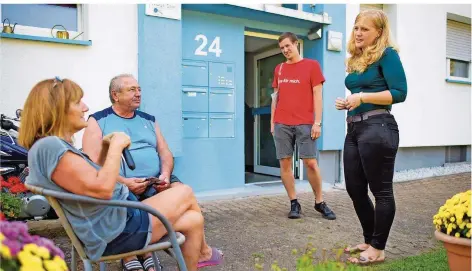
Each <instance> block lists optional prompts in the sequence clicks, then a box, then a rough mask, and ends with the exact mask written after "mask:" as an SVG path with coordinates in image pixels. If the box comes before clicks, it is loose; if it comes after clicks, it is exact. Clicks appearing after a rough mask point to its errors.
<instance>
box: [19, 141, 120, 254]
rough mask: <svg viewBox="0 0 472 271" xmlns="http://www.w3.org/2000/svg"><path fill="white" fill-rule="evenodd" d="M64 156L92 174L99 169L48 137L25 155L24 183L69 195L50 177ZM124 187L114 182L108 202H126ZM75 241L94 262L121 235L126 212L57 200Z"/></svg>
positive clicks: (86, 159)
mask: <svg viewBox="0 0 472 271" xmlns="http://www.w3.org/2000/svg"><path fill="white" fill-rule="evenodd" d="M66 152H72V153H75V154H77V155H79V156H80V157H82V159H84V160H85V161H87V163H89V164H90V165H91V166H92V167H94V168H95V169H96V170H100V168H101V167H100V166H98V165H97V164H95V163H94V162H92V161H91V160H90V159H89V158H88V157H87V156H85V155H84V154H83V153H82V152H80V151H79V150H77V149H76V148H75V147H74V146H72V145H71V144H69V143H68V142H66V141H64V140H62V139H60V138H58V137H56V136H48V137H45V138H41V139H39V140H38V141H36V142H35V143H34V144H33V146H32V147H31V149H30V150H29V151H28V166H29V175H28V177H26V183H27V184H31V185H36V186H39V187H42V188H46V189H50V190H54V191H59V192H69V191H66V190H64V189H63V188H62V187H61V186H59V185H57V184H56V183H55V182H54V181H53V180H52V177H51V176H52V174H53V172H54V170H55V169H56V167H57V165H58V164H59V161H60V160H61V158H62V157H63V156H64V154H65V153H66ZM128 194H129V190H128V187H126V185H123V184H121V183H119V182H116V184H115V188H114V189H113V196H112V198H111V199H112V200H126V199H127V197H128ZM58 201H59V204H60V205H61V207H62V209H63V211H64V214H65V215H66V217H67V220H68V221H69V223H70V225H71V226H72V229H73V230H74V232H75V234H76V235H77V237H78V238H79V239H80V241H82V243H83V244H84V248H85V253H86V254H87V256H88V257H89V258H90V259H91V260H93V261H95V260H98V259H99V258H100V257H101V256H102V254H103V252H104V251H105V248H106V247H107V244H108V243H109V242H111V241H112V240H113V239H115V238H116V237H117V236H118V235H120V234H121V233H122V232H123V229H124V228H125V226H126V214H127V212H126V208H125V207H112V206H101V205H94V204H88V203H79V202H77V201H74V200H58Z"/></svg>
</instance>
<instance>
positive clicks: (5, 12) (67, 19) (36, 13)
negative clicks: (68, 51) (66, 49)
mask: <svg viewBox="0 0 472 271" xmlns="http://www.w3.org/2000/svg"><path fill="white" fill-rule="evenodd" d="M1 12H2V16H1V18H2V22H3V21H4V20H5V19H8V21H9V22H10V24H11V25H12V26H13V25H14V24H15V23H16V24H17V25H16V26H15V31H14V33H15V34H22V35H31V36H43V37H51V36H52V34H51V29H52V28H53V27H54V26H56V25H57V26H56V27H54V30H53V31H52V32H53V33H54V35H55V32H56V31H57V30H62V31H64V29H65V30H67V31H68V32H69V39H72V38H74V37H75V36H77V35H78V34H79V33H80V32H82V29H83V25H82V14H83V12H82V5H77V4H2V9H1ZM8 21H6V22H5V23H8ZM81 37H82V36H79V37H78V38H77V39H82V38H81Z"/></svg>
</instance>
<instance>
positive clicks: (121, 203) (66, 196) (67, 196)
mask: <svg viewBox="0 0 472 271" xmlns="http://www.w3.org/2000/svg"><path fill="white" fill-rule="evenodd" d="M25 186H26V188H28V189H29V190H30V191H31V192H33V193H35V194H39V195H43V196H48V197H53V198H56V199H61V200H71V201H77V202H84V203H91V204H96V205H105V206H118V207H131V208H136V209H140V210H143V211H145V212H148V213H150V214H151V215H153V216H155V217H157V218H158V219H159V220H160V221H161V222H162V224H163V225H164V227H165V228H166V230H167V233H168V235H169V239H170V243H171V244H172V247H173V248H174V249H175V251H176V255H175V256H176V258H177V260H178V261H179V262H185V261H184V258H183V255H182V251H181V250H180V246H179V244H178V242H177V236H176V235H175V231H174V229H173V228H172V225H171V224H170V222H169V220H167V218H165V216H163V215H162V214H161V213H159V212H158V211H157V210H156V209H154V208H152V207H151V206H149V205H146V204H144V203H141V202H136V201H127V200H103V199H96V198H92V197H87V196H81V195H76V194H72V193H67V192H59V191H54V190H50V189H45V188H42V187H38V186H34V185H29V184H25ZM181 268H182V267H181ZM181 270H187V269H186V268H185V269H181Z"/></svg>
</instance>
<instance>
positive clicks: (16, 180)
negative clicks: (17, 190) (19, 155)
mask: <svg viewBox="0 0 472 271" xmlns="http://www.w3.org/2000/svg"><path fill="white" fill-rule="evenodd" d="M8 182H9V183H11V184H19V183H21V180H20V178H19V177H18V176H10V177H9V178H8Z"/></svg>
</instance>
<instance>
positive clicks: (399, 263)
mask: <svg viewBox="0 0 472 271" xmlns="http://www.w3.org/2000/svg"><path fill="white" fill-rule="evenodd" d="M375 270H379V271H393V270H395V271H399V270H405V271H406V270H408V271H416V270H428V271H447V270H449V266H448V263H447V254H446V250H445V249H444V247H440V248H437V249H434V250H432V251H430V252H427V253H423V254H421V255H417V256H410V257H406V258H402V259H397V260H392V261H388V260H387V262H385V263H383V264H379V265H377V267H376V268H375Z"/></svg>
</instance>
